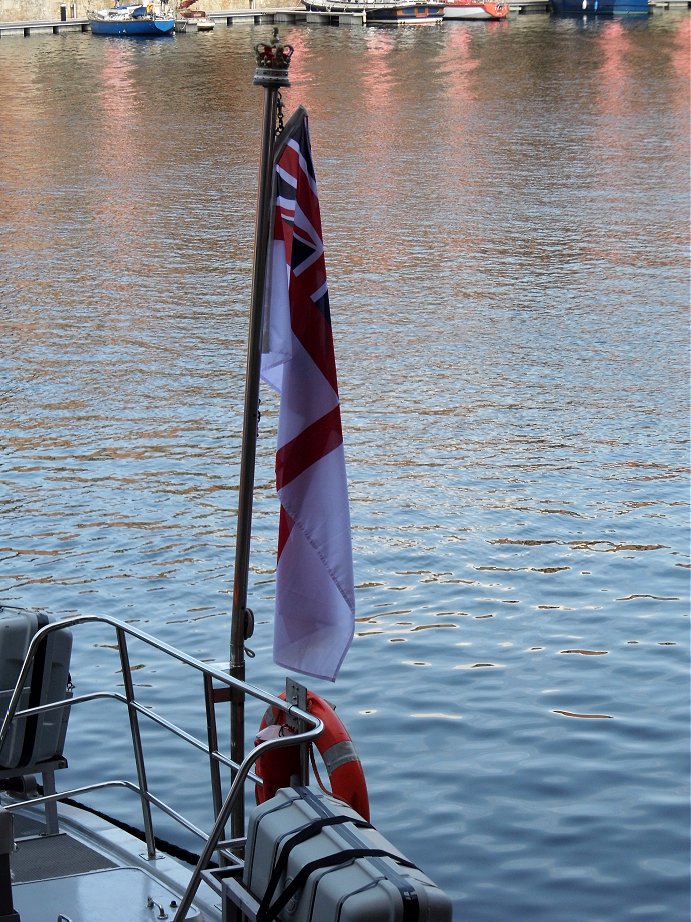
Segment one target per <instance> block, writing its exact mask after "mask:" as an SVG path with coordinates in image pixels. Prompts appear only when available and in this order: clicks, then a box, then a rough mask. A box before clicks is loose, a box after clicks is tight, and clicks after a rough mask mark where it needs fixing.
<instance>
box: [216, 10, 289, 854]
mask: <svg viewBox="0 0 691 922" xmlns="http://www.w3.org/2000/svg"><path fill="white" fill-rule="evenodd" d="M255 52H256V58H257V69H256V72H255V76H254V81H253V83H254V85H255V86H261V87H263V88H264V112H263V122H262V144H261V156H260V164H259V189H258V194H257V215H256V224H255V237H254V267H253V272H252V298H251V307H250V320H249V334H248V345H247V367H246V378H245V405H244V416H243V429H242V453H241V458H240V483H239V491H238V519H237V534H236V541H235V573H234V580H233V608H232V616H231V629H230V674H231V675H232V676H233V677H234V678H237V679H240V680H241V681H243V682H244V681H245V641H246V640H247V638H248V637H250V636H251V635H252V631H253V627H254V624H253V621H254V619H253V616H252V612H251V611H250V609H249V608H248V607H247V585H248V580H249V557H250V542H251V532H252V497H253V492H254V468H255V459H256V449H257V428H258V425H259V371H260V364H261V341H262V310H263V305H264V290H265V279H266V265H267V259H268V249H269V236H270V229H271V198H272V183H273V165H274V163H273V161H274V140H275V136H276V122H277V112H278V103H279V90H280V88H281V87H282V86H290V81H289V79H288V66H289V64H290V58H291V56H292V53H293V49H292V47H291V46H290V45H285V46H284V45H282V44H281V43H280V42H279V40H278V29H276V28H275V29H274V30H273V38H272V40H271V44H262V43H259V44H258V45H255ZM230 757H231V759H232V761H233V762H234V763H235V764H236V765H239V764H240V763H241V762H242V760H243V759H244V757H245V698H244V694H242V693H240V692H238V691H237V690H235V691H234V692H233V694H232V697H231V704H230ZM244 813H245V811H244V804H243V799H242V798H241V797H240V798H238V801H237V804H236V806H235V809H234V811H233V813H232V815H231V835H232V837H233V838H240V837H242V836H243V835H244V826H245V816H244Z"/></svg>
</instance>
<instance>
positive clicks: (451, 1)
mask: <svg viewBox="0 0 691 922" xmlns="http://www.w3.org/2000/svg"><path fill="white" fill-rule="evenodd" d="M508 15H509V4H508V2H507V0H446V2H445V4H444V19H445V20H447V19H506V17H507V16H508Z"/></svg>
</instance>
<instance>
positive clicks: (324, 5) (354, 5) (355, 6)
mask: <svg viewBox="0 0 691 922" xmlns="http://www.w3.org/2000/svg"><path fill="white" fill-rule="evenodd" d="M302 3H303V5H304V6H305V7H306V8H307V10H309V11H310V12H311V13H322V14H324V15H329V14H333V15H339V14H347V13H350V14H352V15H353V16H361V17H362V19H363V20H364V21H365V22H366V23H368V24H376V25H380V24H384V25H391V24H399V25H415V24H420V23H440V22H442V20H443V18H444V6H443V4H439V3H409V2H405V0H364V2H358V0H340V2H338V0H337V2H329V0H302Z"/></svg>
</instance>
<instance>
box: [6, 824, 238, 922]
mask: <svg viewBox="0 0 691 922" xmlns="http://www.w3.org/2000/svg"><path fill="white" fill-rule="evenodd" d="M75 812H81V811H75ZM84 819H85V822H86V824H87V825H84V826H82V825H81V823H80V824H77V823H76V822H75V821H73V820H70V819H66V818H65V817H64V816H62V815H61V820H60V825H61V827H62V828H61V832H60V833H58V834H57V835H50V836H47V835H45V834H43V833H44V828H45V827H44V824H43V823H41V822H40V820H39V819H38V817H37V816H34V815H29V816H27V815H24V814H23V813H20V812H16V813H14V834H15V840H16V850H15V852H14V853H13V854H12V856H11V867H12V876H13V882H14V883H13V888H12V895H13V900H14V908H15V911H16V912H18V913H19V916H20V918H21V920H22V922H55V920H56V918H58V917H59V915H61V916H64V917H65V918H67V919H70V920H81V919H90V920H95V919H98V920H99V922H152V920H153V919H159V920H165V919H172V917H173V915H174V913H175V907H176V906H177V905H178V902H179V900H180V894H181V887H184V884H185V882H186V880H185V875H187V876H189V875H188V871H187V869H186V868H183V866H182V865H181V864H180V863H179V862H177V861H176V860H175V859H173V858H171V857H169V856H167V855H157V857H156V858H155V859H153V860H152V861H150V862H149V861H147V860H146V857H145V846H144V843H142V842H140V841H139V840H137V839H135V838H134V837H132V836H130V835H129V834H128V833H125V832H124V831H122V830H116V836H115V837H113V835H112V830H111V831H110V835H109V837H108V838H107V839H106V838H105V837H103V836H100V835H95V832H96V831H97V827H98V826H99V823H98V821H97V820H96V821H92V819H93V818H91V817H89V815H88V814H87V815H86V817H85V818H84ZM80 820H81V818H80ZM88 827H90V828H88ZM103 828H104V829H105V828H106V827H105V825H104V826H103ZM87 838H89V839H90V840H91V841H90V842H87V841H86V839H87ZM140 852H141V854H140ZM220 916H221V909H220V899H217V898H216V895H215V894H213V893H211V891H209V892H208V893H207V894H204V895H202V896H201V899H199V900H196V901H195V906H193V907H192V908H191V909H190V910H189V912H188V913H187V915H186V916H185V919H186V920H187V922H202V920H205V922H206V920H215V919H220Z"/></svg>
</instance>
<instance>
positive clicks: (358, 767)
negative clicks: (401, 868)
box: [255, 691, 370, 821]
mask: <svg viewBox="0 0 691 922" xmlns="http://www.w3.org/2000/svg"><path fill="white" fill-rule="evenodd" d="M280 697H281V698H283V699H285V693H282V694H281V695H280ZM307 710H308V712H309V713H310V714H313V715H314V716H315V717H318V718H319V720H321V721H322V723H323V724H324V729H323V731H322V732H321V733H320V735H319V736H318V737H317V739H316V741H315V743H316V746H317V749H318V750H319V753H320V754H321V757H322V759H323V760H324V765H325V766H326V771H327V773H328V775H329V781H330V782H331V790H332V792H333V794H334V796H335V797H338V798H339V800H343V801H345V802H346V803H347V804H350V806H351V807H352V808H353V810H355V811H356V812H357V813H359V814H360V816H361V817H362V818H363V819H365V820H367V821H369V818H370V813H369V798H368V796H367V784H366V782H365V773H364V771H363V770H362V763H361V762H360V759H359V758H358V754H357V752H356V751H355V746H354V745H353V741H352V740H351V738H350V736H349V735H348V731H347V730H346V728H345V726H344V725H343V722H342V721H341V719H340V717H338V716H337V714H336V712H335V710H334V709H333V707H331V705H330V704H328V702H326V701H324V699H323V698H320V697H319V695H315V694H314V692H311V691H308V692H307ZM285 716H286V715H285V712H284V711H282V710H280V708H273V707H269V708H267V711H266V713H265V714H264V717H263V718H262V721H261V724H260V726H259V735H258V736H257V743H259V742H262V740H263V739H266V738H270V736H271V735H272V733H273V735H278V734H285V733H290V732H291V730H290V729H289V728H288V727H287V726H286V723H285ZM271 728H274V729H273V730H272V729H271ZM262 731H266V732H262ZM255 770H256V772H257V774H258V775H259V777H260V778H261V779H262V784H258V785H256V788H255V796H256V800H257V803H258V804H263V803H264V801H266V800H269V798H270V797H273V796H274V794H275V793H276V791H277V790H278V789H279V788H284V787H289V786H290V782H291V777H293V776H294V775H298V774H299V772H300V747H299V746H282V747H281V748H279V749H274V750H273V751H272V752H269V753H267V754H266V755H263V756H260V757H259V758H258V759H257V763H256V766H255Z"/></svg>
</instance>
